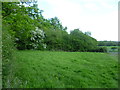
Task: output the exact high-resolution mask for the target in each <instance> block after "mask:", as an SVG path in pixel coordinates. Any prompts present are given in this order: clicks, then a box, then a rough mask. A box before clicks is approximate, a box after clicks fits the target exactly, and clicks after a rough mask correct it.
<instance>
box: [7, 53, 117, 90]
mask: <svg viewBox="0 0 120 90" xmlns="http://www.w3.org/2000/svg"><path fill="white" fill-rule="evenodd" d="M16 55H17V57H16V58H17V60H16V61H14V62H13V66H12V67H13V69H12V70H13V71H11V73H10V74H9V80H8V81H7V82H6V87H12V88H15V87H17V88H117V87H118V75H117V73H118V71H117V70H118V69H117V68H118V64H117V62H118V61H117V58H116V57H114V56H110V55H109V54H107V53H92V52H50V51H18V52H16Z"/></svg>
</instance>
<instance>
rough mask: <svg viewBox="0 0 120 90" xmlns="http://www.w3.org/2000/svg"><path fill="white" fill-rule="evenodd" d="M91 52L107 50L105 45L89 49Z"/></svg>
mask: <svg viewBox="0 0 120 90" xmlns="http://www.w3.org/2000/svg"><path fill="white" fill-rule="evenodd" d="M90 51H91V52H107V48H106V47H97V48H95V49H92V50H90Z"/></svg>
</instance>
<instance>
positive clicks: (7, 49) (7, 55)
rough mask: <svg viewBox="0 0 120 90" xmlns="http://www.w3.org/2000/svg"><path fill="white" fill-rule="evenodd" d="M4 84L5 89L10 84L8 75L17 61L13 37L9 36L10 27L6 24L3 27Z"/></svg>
mask: <svg viewBox="0 0 120 90" xmlns="http://www.w3.org/2000/svg"><path fill="white" fill-rule="evenodd" d="M2 26H3V27H2V75H3V76H2V78H3V80H2V82H3V87H4V85H5V83H6V82H8V81H7V80H8V75H10V74H11V72H12V71H11V70H12V69H11V67H12V66H11V65H12V64H13V61H14V60H15V47H14V41H13V37H12V36H11V35H10V34H9V32H8V30H9V27H8V26H7V25H6V24H3V25H2Z"/></svg>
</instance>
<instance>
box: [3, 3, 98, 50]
mask: <svg viewBox="0 0 120 90" xmlns="http://www.w3.org/2000/svg"><path fill="white" fill-rule="evenodd" d="M42 12H43V11H42V10H39V9H38V7H37V3H18V2H17V3H13V2H4V3H2V18H3V23H6V25H8V26H9V30H8V32H9V33H10V34H11V35H12V36H13V37H14V42H15V43H16V44H15V45H16V47H17V49H19V50H25V49H36V50H60V51H61V50H62V51H99V50H98V48H97V40H96V39H94V38H92V37H91V36H90V35H91V33H90V32H85V33H83V32H82V31H81V30H79V29H74V30H72V31H71V32H70V34H68V33H67V27H63V26H62V23H61V22H60V20H59V19H58V18H57V17H54V18H50V19H45V18H44V17H43V15H42Z"/></svg>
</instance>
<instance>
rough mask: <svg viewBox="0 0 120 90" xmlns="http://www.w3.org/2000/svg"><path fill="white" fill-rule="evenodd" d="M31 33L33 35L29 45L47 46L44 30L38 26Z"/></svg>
mask: <svg viewBox="0 0 120 90" xmlns="http://www.w3.org/2000/svg"><path fill="white" fill-rule="evenodd" d="M31 35H32V36H31V38H30V41H31V43H30V44H29V45H30V46H32V47H33V49H42V48H43V49H45V48H46V44H45V43H44V38H45V33H44V31H43V30H41V29H39V28H38V27H36V29H35V30H33V31H31Z"/></svg>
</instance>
